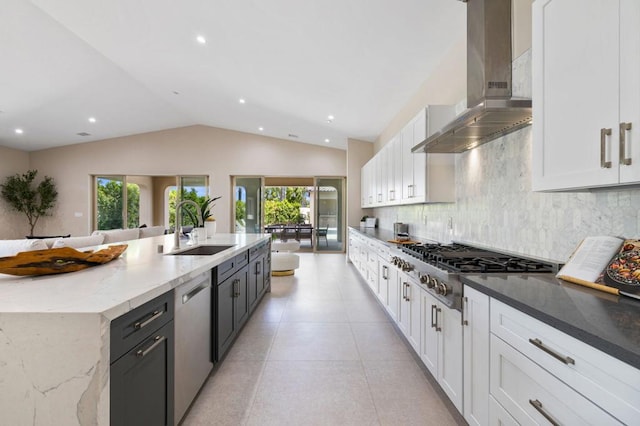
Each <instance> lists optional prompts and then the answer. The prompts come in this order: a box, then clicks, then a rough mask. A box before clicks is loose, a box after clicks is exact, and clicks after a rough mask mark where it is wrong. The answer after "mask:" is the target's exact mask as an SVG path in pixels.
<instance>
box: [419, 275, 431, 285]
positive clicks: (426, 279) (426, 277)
mask: <svg viewBox="0 0 640 426" xmlns="http://www.w3.org/2000/svg"><path fill="white" fill-rule="evenodd" d="M430 281H431V277H430V276H429V274H420V283H422V284H429V282H430Z"/></svg>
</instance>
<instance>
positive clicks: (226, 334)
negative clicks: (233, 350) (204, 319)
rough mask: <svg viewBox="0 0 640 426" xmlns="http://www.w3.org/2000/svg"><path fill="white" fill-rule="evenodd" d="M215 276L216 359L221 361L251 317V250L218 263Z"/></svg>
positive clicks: (214, 331) (214, 325) (214, 326)
mask: <svg viewBox="0 0 640 426" xmlns="http://www.w3.org/2000/svg"><path fill="white" fill-rule="evenodd" d="M214 276H215V277H216V278H217V280H216V286H215V288H214V292H213V297H214V303H213V306H214V308H215V315H213V321H214V323H213V326H212V330H213V333H214V338H213V341H214V345H215V348H214V349H215V350H214V351H213V353H214V355H215V356H214V359H213V361H219V360H220V359H222V357H223V356H224V354H225V353H226V352H227V350H228V349H229V347H230V346H231V343H232V342H233V339H234V338H235V336H236V335H237V334H238V331H240V328H241V327H242V325H244V323H245V322H246V321H247V319H248V318H249V288H248V284H249V265H248V252H245V253H242V254H240V255H238V256H236V257H234V258H233V259H229V260H227V261H226V262H223V263H221V264H220V265H218V266H217V267H216V273H215V274H214Z"/></svg>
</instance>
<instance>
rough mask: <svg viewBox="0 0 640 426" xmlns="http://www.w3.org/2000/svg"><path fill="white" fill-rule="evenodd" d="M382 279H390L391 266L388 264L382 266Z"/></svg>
mask: <svg viewBox="0 0 640 426" xmlns="http://www.w3.org/2000/svg"><path fill="white" fill-rule="evenodd" d="M382 279H383V280H388V279H389V268H387V267H386V266H383V267H382Z"/></svg>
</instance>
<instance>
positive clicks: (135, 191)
mask: <svg viewBox="0 0 640 426" xmlns="http://www.w3.org/2000/svg"><path fill="white" fill-rule="evenodd" d="M138 226H140V187H139V186H138V185H137V184H136V183H130V182H127V179H126V176H98V177H96V229H117V228H137V227H138Z"/></svg>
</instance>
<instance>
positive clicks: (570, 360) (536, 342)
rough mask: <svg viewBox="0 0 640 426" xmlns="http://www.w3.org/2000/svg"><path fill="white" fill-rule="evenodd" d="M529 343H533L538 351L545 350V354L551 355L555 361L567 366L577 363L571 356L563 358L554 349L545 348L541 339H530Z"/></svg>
mask: <svg viewBox="0 0 640 426" xmlns="http://www.w3.org/2000/svg"><path fill="white" fill-rule="evenodd" d="M529 343H531V344H532V345H533V346H535V347H536V348H538V349H541V350H543V351H544V352H546V353H548V354H549V355H551V356H552V357H554V358H555V359H557V360H559V361H561V362H563V363H565V364H567V365H568V364H574V365H575V363H576V361H575V360H574V359H573V358H571V357H569V356H562V355H560V354H559V353H557V352H556V351H554V350H553V349H551V348H549V347H547V346H545V344H544V343H542V341H541V340H540V339H529Z"/></svg>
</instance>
